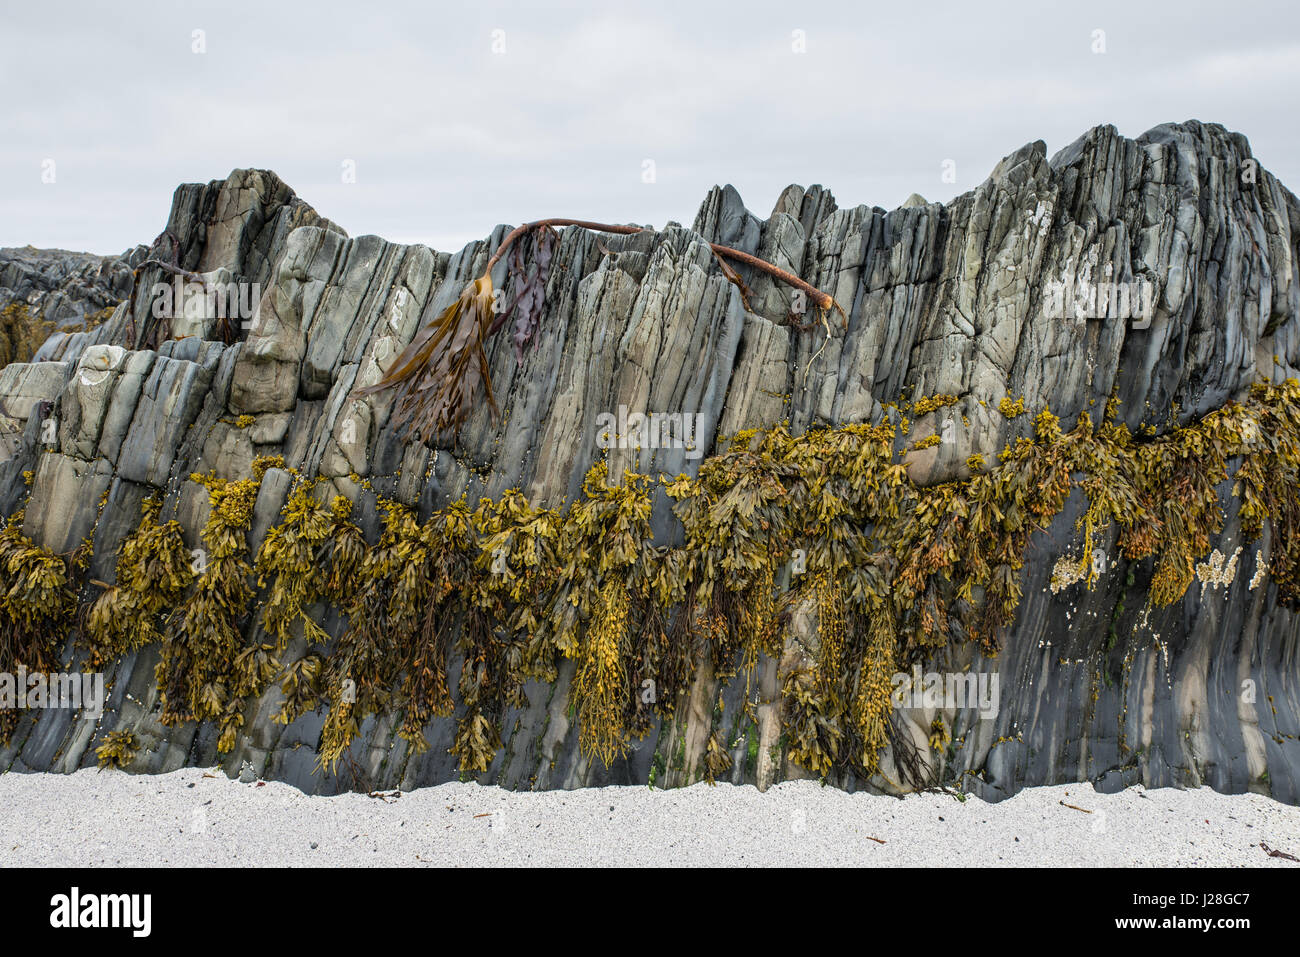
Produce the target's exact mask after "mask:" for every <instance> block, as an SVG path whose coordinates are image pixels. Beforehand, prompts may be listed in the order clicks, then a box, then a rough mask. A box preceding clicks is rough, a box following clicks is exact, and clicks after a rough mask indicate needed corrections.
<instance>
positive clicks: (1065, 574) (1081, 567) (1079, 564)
mask: <svg viewBox="0 0 1300 957" xmlns="http://www.w3.org/2000/svg"><path fill="white" fill-rule="evenodd" d="M1087 574H1088V566H1087V565H1086V564H1085V563H1084V561H1083V559H1082V558H1071V557H1070V556H1068V555H1062V556H1061V557H1060V558H1058V559H1057V560H1056V564H1055V565H1053V566H1052V594H1053V595H1055V594H1057V593H1058V592H1060V591H1062V590H1063V589H1066V588H1069V587H1070V586H1071V585H1074V584H1077V583H1078V582H1081V581H1083V579H1084V578H1085V577H1087Z"/></svg>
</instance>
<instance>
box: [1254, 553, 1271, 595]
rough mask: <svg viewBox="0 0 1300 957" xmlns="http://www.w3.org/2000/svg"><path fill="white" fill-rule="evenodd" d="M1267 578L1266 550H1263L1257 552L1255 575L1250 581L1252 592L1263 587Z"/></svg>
mask: <svg viewBox="0 0 1300 957" xmlns="http://www.w3.org/2000/svg"><path fill="white" fill-rule="evenodd" d="M1267 576H1268V565H1266V564H1265V563H1264V550H1263V549H1262V548H1261V549H1259V550H1257V551H1256V552H1255V574H1254V576H1253V577H1252V578H1251V579H1250V590H1251V591H1254V590H1255V589H1256V588H1258V587H1259V586H1260V585H1262V584H1263V582H1264V579H1265V578H1266V577H1267Z"/></svg>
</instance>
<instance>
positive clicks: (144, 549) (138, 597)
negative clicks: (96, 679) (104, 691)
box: [84, 496, 195, 671]
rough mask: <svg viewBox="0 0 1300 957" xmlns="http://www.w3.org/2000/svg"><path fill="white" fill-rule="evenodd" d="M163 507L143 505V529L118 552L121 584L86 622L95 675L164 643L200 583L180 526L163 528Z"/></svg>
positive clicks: (153, 501)
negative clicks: (174, 616) (174, 614)
mask: <svg viewBox="0 0 1300 957" xmlns="http://www.w3.org/2000/svg"><path fill="white" fill-rule="evenodd" d="M161 510H162V503H161V501H160V500H159V499H158V497H157V496H150V497H149V498H147V499H145V500H144V502H143V504H142V505H141V509H140V511H141V518H140V526H139V528H137V529H136V531H135V533H134V534H132V535H130V536H129V537H128V538H126V539H125V540H124V541H123V542H122V544H121V546H120V547H119V548H118V552H117V569H116V578H117V584H116V585H111V586H108V588H107V590H106V591H105V592H104V593H103V594H102V595H100V596H99V598H98V599H97V600H96V601H95V603H94V604H93V605H92V606H91V608H90V614H89V615H88V616H87V619H86V631H85V636H84V640H85V646H86V650H87V652H88V655H87V659H86V664H85V667H86V669H87V670H90V671H95V670H99V669H101V668H103V667H105V666H106V665H107V664H109V663H110V662H112V661H115V660H116V659H118V658H120V657H122V656H123V655H125V654H128V653H130V652H132V651H136V650H138V649H140V648H143V647H145V646H146V645H151V644H154V643H156V642H160V641H162V640H163V634H164V628H165V622H166V616H167V615H168V614H169V613H170V612H171V611H172V609H174V608H175V607H176V604H177V603H178V602H179V601H180V599H181V596H183V595H184V594H185V590H186V589H187V588H188V587H189V586H190V584H191V583H192V582H193V581H194V577H195V576H194V572H193V571H192V569H191V567H190V566H191V560H190V552H189V550H188V549H187V548H186V547H185V541H184V539H183V538H182V535H181V526H180V523H179V522H177V521H175V520H172V521H169V522H165V523H161V524H160V523H159V522H158V516H159V513H160V512H161Z"/></svg>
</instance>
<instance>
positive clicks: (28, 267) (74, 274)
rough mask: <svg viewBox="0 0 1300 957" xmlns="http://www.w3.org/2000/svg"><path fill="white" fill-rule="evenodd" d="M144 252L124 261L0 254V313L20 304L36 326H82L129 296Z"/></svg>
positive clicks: (28, 249)
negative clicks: (37, 322) (133, 277)
mask: <svg viewBox="0 0 1300 957" xmlns="http://www.w3.org/2000/svg"><path fill="white" fill-rule="evenodd" d="M144 252H145V247H143V246H137V247H135V248H134V249H129V250H127V251H126V252H125V253H123V254H122V255H121V256H96V255H93V254H91V253H74V252H68V251H67V250H66V249H36V248H34V247H32V246H24V247H22V248H19V249H0V309H3V308H4V307H6V306H8V305H10V304H11V303H15V302H17V303H22V304H24V305H26V306H27V311H28V314H29V315H30V316H31V318H32V319H33V320H36V321H44V322H47V323H49V324H51V325H52V326H54V327H56V328H62V327H78V326H81V325H82V324H83V323H84V322H85V321H86V320H87V319H88V318H91V317H94V316H96V315H97V314H99V313H101V312H102V311H103V310H105V309H108V308H111V307H113V306H116V305H117V304H118V303H119V302H121V301H122V300H123V299H125V298H126V297H127V296H128V295H129V294H130V292H131V273H132V271H133V270H134V268H135V266H136V264H137V263H138V262H140V261H141V260H142V259H143V258H144Z"/></svg>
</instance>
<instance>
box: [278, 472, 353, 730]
mask: <svg viewBox="0 0 1300 957" xmlns="http://www.w3.org/2000/svg"><path fill="white" fill-rule="evenodd" d="M316 485H317V483H316V482H314V481H308V482H300V483H298V484H297V485H296V486H295V488H294V489H293V491H292V492H290V494H289V498H288V501H287V502H286V503H285V506H284V510H283V512H282V516H283V521H282V522H281V523H280V524H279V525H277V526H275V527H274V528H272V529H271V530H270V531H269V532H268V533H267V535H266V538H265V540H264V541H263V542H262V547H261V549H260V550H259V551H258V555H257V563H256V566H255V567H256V571H257V576H258V581H257V583H258V586H259V587H262V588H266V589H267V591H266V596H265V598H264V599H263V604H262V627H263V628H265V629H266V632H267V634H269V635H270V636H271V637H272V638H273V639H274V642H275V645H274V652H273V654H274V655H276V656H277V657H279V656H281V655H283V654H284V652H285V649H286V647H287V646H288V644H289V641H290V640H291V639H292V638H293V637H294V635H295V634H297V633H299V632H300V633H301V636H302V637H303V638H304V639H305V640H306V642H307V646H308V650H307V651H306V652H305V653H304V654H303V655H301V656H300V657H299V658H298V659H297V660H296V661H293V662H291V663H290V664H288V665H286V666H284V668H283V669H282V670H281V672H280V674H279V677H278V679H277V680H278V681H279V684H280V688H281V691H282V692H283V693H284V696H285V700H284V703H283V704H282V705H281V707H280V710H279V711H278V712H277V713H276V715H275V720H276V721H277V722H280V723H282V724H289V723H291V722H293V721H294V720H296V719H297V718H298V717H300V716H301V715H303V714H306V713H307V712H309V711H311V710H313V709H314V708H315V707H316V706H317V704H318V703H319V700H320V695H321V687H320V679H321V676H322V670H323V664H324V663H323V659H322V657H321V655H320V654H319V653H317V652H313V651H311V648H312V646H314V645H324V644H325V643H326V642H328V640H329V635H328V634H327V633H326V632H325V630H324V629H323V628H322V627H321V626H320V625H319V624H317V622H316V620H315V619H314V618H313V617H312V616H311V615H310V614H309V613H308V612H309V610H310V609H311V608H312V607H313V606H314V605H316V604H317V603H318V602H330V603H332V604H334V605H336V606H339V607H343V606H345V605H346V604H347V602H348V601H349V600H350V598H351V595H352V587H353V584H354V582H355V576H356V574H357V571H358V569H359V568H360V567H361V563H362V561H363V560H364V558H365V551H366V543H365V538H364V537H363V536H362V534H361V530H360V529H359V528H357V526H356V525H355V524H353V523H352V521H351V515H352V503H351V502H350V501H349V500H348V499H346V498H344V497H343V496H341V495H337V496H335V497H334V498H333V500H332V501H331V502H330V503H329V504H328V505H326V504H325V503H324V502H323V501H321V500H319V499H318V498H317V497H316V496H315V495H314V494H313V493H314V490H315V488H316Z"/></svg>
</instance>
